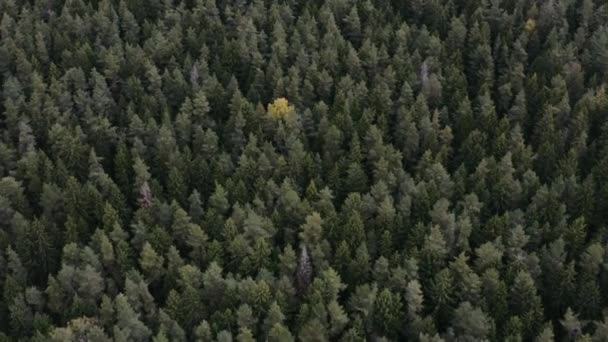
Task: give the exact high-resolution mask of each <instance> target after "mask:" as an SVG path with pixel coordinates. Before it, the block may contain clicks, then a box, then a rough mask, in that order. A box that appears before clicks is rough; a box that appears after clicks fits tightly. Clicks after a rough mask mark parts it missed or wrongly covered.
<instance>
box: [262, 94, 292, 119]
mask: <svg viewBox="0 0 608 342" xmlns="http://www.w3.org/2000/svg"><path fill="white" fill-rule="evenodd" d="M293 111H294V108H293V106H291V105H290V104H289V101H287V99H286V98H284V97H279V98H278V99H276V100H274V101H273V102H272V103H270V104H268V113H269V114H270V116H272V117H273V118H274V119H276V120H279V119H285V118H287V116H288V115H290V114H291V113H293Z"/></svg>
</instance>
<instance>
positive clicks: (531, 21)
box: [526, 18, 536, 32]
mask: <svg viewBox="0 0 608 342" xmlns="http://www.w3.org/2000/svg"><path fill="white" fill-rule="evenodd" d="M535 29H536V20H534V19H532V18H530V19H528V21H526V31H528V32H532V31H534V30H535Z"/></svg>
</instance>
